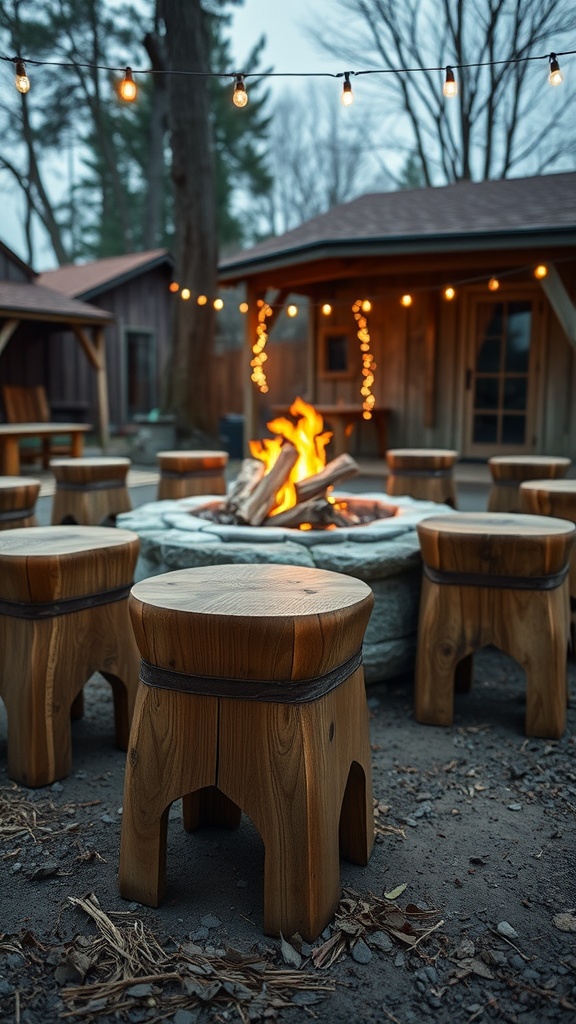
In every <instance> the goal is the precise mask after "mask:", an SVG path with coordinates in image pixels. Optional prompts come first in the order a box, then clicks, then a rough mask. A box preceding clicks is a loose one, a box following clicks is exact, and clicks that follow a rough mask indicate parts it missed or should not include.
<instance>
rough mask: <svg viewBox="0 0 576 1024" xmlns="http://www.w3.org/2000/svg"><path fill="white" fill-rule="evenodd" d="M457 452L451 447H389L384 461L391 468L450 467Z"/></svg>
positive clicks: (456, 456)
mask: <svg viewBox="0 0 576 1024" xmlns="http://www.w3.org/2000/svg"><path fill="white" fill-rule="evenodd" d="M458 454H459V453H458V452H457V451H454V450H453V449H451V448H389V449H388V451H387V452H386V461H387V463H388V465H389V466H390V468H391V469H412V468H413V469H424V468H425V469H432V470H433V469H450V467H451V466H453V465H454V463H455V461H456V459H457V458H458Z"/></svg>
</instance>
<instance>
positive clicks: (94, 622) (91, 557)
mask: <svg viewBox="0 0 576 1024" xmlns="http://www.w3.org/2000/svg"><path fill="white" fill-rule="evenodd" d="M139 543H140V542H139V538H138V536H137V534H135V533H131V532H130V531H129V530H117V529H110V528H105V527H85V526H39V527H36V528H34V529H32V530H30V529H18V530H12V531H11V532H10V534H3V535H2V536H0V695H1V696H2V699H3V700H4V704H5V706H6V714H7V719H8V775H9V777H10V778H11V779H14V780H15V781H17V782H21V783H23V784H24V785H26V786H45V785H48V784H49V783H51V782H54V781H55V779H61V778H64V777H65V776H66V775H69V774H70V770H71V764H72V750H71V736H70V717H71V716H72V717H79V716H80V715H81V713H82V689H83V687H84V684H85V683H86V682H87V681H88V679H89V678H90V676H92V675H93V674H94V672H101V673H102V675H103V676H104V677H105V678H106V679H107V680H108V681H109V682H110V684H111V686H112V690H113V694H114V719H115V726H116V742H117V744H118V746H120V747H122V748H123V749H126V746H127V744H128V733H129V726H130V719H131V715H132V708H133V704H134V698H135V694H136V688H137V684H138V662H139V658H138V650H137V647H136V644H135V642H134V637H133V634H132V630H131V626H130V620H129V616H128V595H129V591H130V586H131V584H132V581H133V578H134V568H135V565H136V559H137V557H138V549H139Z"/></svg>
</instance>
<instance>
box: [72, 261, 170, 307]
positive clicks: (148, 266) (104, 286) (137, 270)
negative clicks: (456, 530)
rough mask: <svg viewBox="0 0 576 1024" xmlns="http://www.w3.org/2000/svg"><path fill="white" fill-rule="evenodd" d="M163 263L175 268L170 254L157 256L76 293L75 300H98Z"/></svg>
mask: <svg viewBox="0 0 576 1024" xmlns="http://www.w3.org/2000/svg"><path fill="white" fill-rule="evenodd" d="M163 263H167V264H168V265H169V266H170V269H173V268H174V259H173V258H172V256H170V255H169V254H166V255H164V256H157V257H156V258H155V259H153V260H150V261H149V262H148V263H141V264H139V266H137V267H134V268H132V269H131V270H126V271H125V272H124V273H123V274H118V275H116V276H113V277H109V278H107V279H106V280H105V281H101V282H100V283H99V284H96V285H92V287H90V288H86V289H85V290H83V291H78V292H74V293H73V295H74V298H75V299H82V301H86V302H87V301H89V300H90V299H94V298H97V297H98V296H100V295H102V294H103V293H105V292H109V291H110V289H111V288H119V287H121V286H122V285H123V284H126V283H127V282H128V281H132V280H133V279H134V278H135V277H140V275H141V274H143V273H147V272H148V271H150V270H155V269H156V268H157V267H160V266H162V264H163Z"/></svg>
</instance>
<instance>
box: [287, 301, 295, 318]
mask: <svg viewBox="0 0 576 1024" xmlns="http://www.w3.org/2000/svg"><path fill="white" fill-rule="evenodd" d="M286 312H287V314H288V316H289V317H292V318H293V317H295V316H298V306H295V305H294V303H293V302H291V303H290V305H289V306H286Z"/></svg>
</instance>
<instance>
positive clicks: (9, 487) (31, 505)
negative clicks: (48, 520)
mask: <svg viewBox="0 0 576 1024" xmlns="http://www.w3.org/2000/svg"><path fill="white" fill-rule="evenodd" d="M39 494H40V481H39V480H31V479H30V478H29V477H27V476H0V530H14V529H17V528H18V527H19V526H36V516H35V515H34V510H35V507H36V501H37V498H38V495H39Z"/></svg>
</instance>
